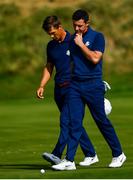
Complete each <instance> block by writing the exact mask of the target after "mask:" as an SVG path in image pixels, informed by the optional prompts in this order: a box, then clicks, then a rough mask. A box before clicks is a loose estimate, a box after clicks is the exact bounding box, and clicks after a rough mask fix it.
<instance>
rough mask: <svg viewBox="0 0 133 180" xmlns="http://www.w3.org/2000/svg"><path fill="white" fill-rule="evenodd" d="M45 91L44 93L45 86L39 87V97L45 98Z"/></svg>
mask: <svg viewBox="0 0 133 180" xmlns="http://www.w3.org/2000/svg"><path fill="white" fill-rule="evenodd" d="M43 93H44V88H43V87H39V88H38V90H37V97H38V98H39V99H43V98H44V96H43Z"/></svg>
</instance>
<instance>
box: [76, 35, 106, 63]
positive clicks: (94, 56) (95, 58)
mask: <svg viewBox="0 0 133 180" xmlns="http://www.w3.org/2000/svg"><path fill="white" fill-rule="evenodd" d="M74 41H75V44H76V45H78V46H79V47H80V49H81V50H82V52H83V54H84V55H85V57H86V58H87V59H88V60H89V61H91V62H92V63H93V64H97V63H98V62H99V61H100V59H101V57H102V55H103V53H102V52H100V51H92V50H90V49H89V48H88V47H87V46H86V45H85V44H84V43H83V38H82V34H76V37H75V39H74Z"/></svg>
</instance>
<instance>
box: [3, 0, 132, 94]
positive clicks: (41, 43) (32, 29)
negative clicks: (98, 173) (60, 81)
mask: <svg viewBox="0 0 133 180" xmlns="http://www.w3.org/2000/svg"><path fill="white" fill-rule="evenodd" d="M132 7H133V1H132V0H121V1H116V0H112V1H111V2H110V1H105V0H94V1H91V0H88V1H87V3H83V4H81V5H80V6H79V8H84V9H86V10H87V11H88V12H90V14H91V25H92V27H93V28H94V29H97V30H99V31H101V32H103V33H104V35H105V38H106V51H105V54H104V63H103V67H104V71H103V72H104V79H105V80H107V81H108V80H109V81H110V79H111V81H112V83H113V82H115V79H118V78H119V77H121V78H122V79H125V78H124V77H125V76H126V77H127V79H130V81H131V78H130V75H128V74H132V72H133V61H132V49H133V35H132V32H133V16H132ZM76 9H77V7H60V8H59V7H56V8H50V7H46V6H44V7H42V9H39V10H33V12H32V13H31V14H30V15H29V16H23V15H22V14H21V11H20V9H19V7H18V6H16V5H15V4H2V5H0V26H1V28H0V50H1V53H0V76H1V78H0V81H1V82H0V83H1V84H2V85H3V87H4V89H5V87H6V88H7V87H8V90H7V91H9V92H10V93H11V92H12V93H13V91H12V90H11V89H14V90H15V89H16V90H17V89H19V90H20V89H21V90H22V92H25V91H26V88H23V87H21V86H22V85H21V83H24V82H25V81H27V82H28V83H30V84H31V85H28V86H30V88H35V86H37V85H38V84H39V82H38V81H39V80H40V78H39V77H40V76H41V71H42V68H43V65H44V64H45V61H46V53H45V52H46V45H47V42H48V41H49V40H50V38H49V36H48V35H47V34H46V33H45V32H43V30H42V27H41V26H42V22H43V19H44V18H45V17H46V16H48V15H50V14H53V15H54V14H56V15H58V16H59V17H60V18H61V20H62V24H63V26H64V27H65V28H66V29H67V30H69V31H70V32H71V33H73V28H72V21H71V16H72V13H73V12H74V11H75V10H76ZM112 75H113V76H112ZM16 76H17V77H16ZM22 77H23V78H22ZM37 78H38V79H37ZM10 79H12V84H10ZM22 79H23V80H22ZM24 79H25V81H24ZM32 79H33V80H32ZM19 80H20V83H18V82H17V81H19ZM21 81H22V82H21ZM30 81H31V82H30ZM32 81H33V82H32ZM127 82H129V80H127ZM9 84H10V86H9ZM23 85H24V84H23ZM33 85H34V86H33ZM52 85H53V82H51V83H50V85H49V86H50V87H51V86H52ZM128 85H129V83H128ZM123 86H124V85H123ZM129 86H130V85H129ZM9 89H10V90H9ZM116 89H117V87H116ZM0 92H1V96H2V97H3V94H5V92H3V90H2V89H1V90H0ZM14 92H16V96H17V92H18V91H14ZM50 92H51V91H50ZM12 93H11V94H12ZM8 94H9V93H8ZM18 94H19V93H18ZM24 94H25V93H24ZM26 94H27V93H26ZM26 94H25V95H26ZM12 95H13V94H12ZM13 97H15V93H14V95H13Z"/></svg>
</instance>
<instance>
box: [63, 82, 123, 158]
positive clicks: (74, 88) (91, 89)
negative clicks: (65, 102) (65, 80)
mask: <svg viewBox="0 0 133 180" xmlns="http://www.w3.org/2000/svg"><path fill="white" fill-rule="evenodd" d="M69 92H70V93H69V112H70V116H71V117H70V118H71V121H70V125H69V127H70V132H69V133H70V136H69V140H68V148H67V154H66V158H67V159H68V160H70V161H73V160H74V156H75V153H76V149H77V147H78V144H79V142H80V138H81V136H82V123H83V114H84V113H83V112H84V109H83V107H84V106H83V105H82V104H84V103H85V104H87V106H88V108H89V110H90V113H91V115H92V117H93V119H94V120H95V122H96V124H97V126H98V128H99V130H100V131H101V133H102V135H103V136H104V138H105V140H106V141H107V143H108V145H109V146H110V148H111V150H112V156H113V157H117V156H119V155H120V154H121V153H122V148H121V145H120V142H119V140H118V137H117V135H116V133H115V130H114V128H113V126H112V124H111V122H110V121H109V119H108V118H107V117H106V114H105V110H104V94H105V87H104V84H103V82H102V80H101V79H92V80H87V81H84V82H83V81H82V82H81V81H76V80H73V81H72V84H71V88H70V91H69ZM82 106H83V107H82ZM81 107H82V108H81Z"/></svg>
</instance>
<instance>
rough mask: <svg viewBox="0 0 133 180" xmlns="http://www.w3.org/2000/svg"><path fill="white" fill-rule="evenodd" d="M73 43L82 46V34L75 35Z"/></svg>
mask: <svg viewBox="0 0 133 180" xmlns="http://www.w3.org/2000/svg"><path fill="white" fill-rule="evenodd" d="M74 42H75V44H76V45H78V46H82V45H83V37H82V33H76V35H75V38H74Z"/></svg>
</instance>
